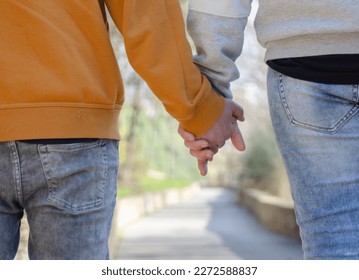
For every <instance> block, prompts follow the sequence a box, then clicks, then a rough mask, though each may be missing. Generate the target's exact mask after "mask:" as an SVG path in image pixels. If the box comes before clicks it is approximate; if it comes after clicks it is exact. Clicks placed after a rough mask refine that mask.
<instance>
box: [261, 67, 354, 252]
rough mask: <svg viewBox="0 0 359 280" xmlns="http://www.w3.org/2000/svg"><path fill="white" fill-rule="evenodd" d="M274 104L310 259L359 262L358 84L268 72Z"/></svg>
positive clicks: (275, 123) (274, 117) (279, 138)
mask: <svg viewBox="0 0 359 280" xmlns="http://www.w3.org/2000/svg"><path fill="white" fill-rule="evenodd" d="M268 99H269V106H270V112H271V118H272V123H273V127H274V130H275V134H276V139H277V142H278V145H279V148H280V151H281V153H282V156H283V159H284V162H285V165H286V168H287V172H288V176H289V180H290V184H291V192H292V196H293V200H294V203H295V211H296V218H297V223H298V224H299V227H300V235H301V238H302V243H303V251H304V257H305V258H306V259H359V114H357V113H358V110H359V105H358V85H328V84H318V83H313V82H307V81H301V80H297V79H293V78H290V77H287V76H284V75H282V74H279V73H277V72H276V71H274V70H272V69H269V71H268Z"/></svg>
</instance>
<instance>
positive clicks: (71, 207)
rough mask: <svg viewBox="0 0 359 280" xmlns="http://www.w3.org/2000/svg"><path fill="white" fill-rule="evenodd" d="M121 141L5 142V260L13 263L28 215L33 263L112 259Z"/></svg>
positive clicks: (0, 168) (0, 153) (0, 178)
mask: <svg viewBox="0 0 359 280" xmlns="http://www.w3.org/2000/svg"><path fill="white" fill-rule="evenodd" d="M117 170H118V142H117V141H114V140H104V139H100V140H94V141H92V142H84V143H71V144H49V145H47V144H46V145H38V144H33V143H27V142H21V141H16V142H15V141H12V142H2V143H0V182H1V185H0V259H13V258H14V257H15V254H16V252H17V249H18V244H19V227H20V220H21V217H22V216H23V211H24V210H25V211H26V214H27V219H28V222H29V227H30V235H29V247H28V249H29V258H30V259H108V258H109V248H108V238H109V233H110V228H111V221H112V216H113V211H114V207H115V202H116V190H117V188H116V182H117Z"/></svg>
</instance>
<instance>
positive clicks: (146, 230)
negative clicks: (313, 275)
mask: <svg viewBox="0 0 359 280" xmlns="http://www.w3.org/2000/svg"><path fill="white" fill-rule="evenodd" d="M235 200H236V198H235V193H234V192H233V191H231V190H227V189H203V190H201V192H200V193H199V195H197V196H196V197H195V199H193V200H192V201H189V202H187V203H182V204H180V205H176V206H175V207H170V208H167V209H164V210H162V211H160V212H157V213H155V214H153V215H151V216H147V217H144V218H142V219H141V220H139V221H138V222H136V223H134V224H132V225H130V226H128V227H127V228H126V230H125V232H124V233H123V236H122V239H121V242H120V244H119V246H118V254H117V257H116V258H117V259H131V260H136V259H147V260H154V259H167V260H171V259H172V260H176V259H187V260H188V259H212V260H214V259H222V260H223V259H252V260H256V259H265V260H269V259H302V258H303V256H302V250H301V247H300V242H299V241H298V240H295V239H292V238H289V237H286V236H282V235H278V234H276V233H273V232H271V231H269V230H267V229H266V228H264V227H263V226H262V225H260V224H259V223H258V222H257V221H256V220H255V218H254V217H253V216H252V215H251V214H250V213H249V212H248V211H247V210H246V209H245V208H243V207H241V206H239V205H238V204H237V203H236V201H235Z"/></svg>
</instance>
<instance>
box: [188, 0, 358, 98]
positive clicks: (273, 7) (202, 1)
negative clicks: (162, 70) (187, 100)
mask: <svg viewBox="0 0 359 280" xmlns="http://www.w3.org/2000/svg"><path fill="white" fill-rule="evenodd" d="M258 2H259V8H258V11H257V14H256V18H255V22H254V25H255V29H256V33H257V39H258V41H259V43H260V44H261V45H262V46H263V47H264V48H265V49H266V54H265V60H266V61H267V60H271V59H278V58H289V57H303V56H315V55H327V54H358V53H359V1H358V0H300V1H298V0H258ZM251 4H252V0H189V13H188V18H187V28H188V32H189V34H190V36H191V37H192V39H193V41H194V44H195V46H196V52H197V54H196V55H195V57H194V59H195V62H196V63H197V64H198V65H199V66H200V68H201V71H202V72H203V73H204V74H205V75H206V76H207V77H208V78H209V79H210V80H211V83H212V85H213V86H214V88H215V89H216V90H217V92H219V93H221V94H223V95H224V96H225V97H228V98H231V97H232V94H231V91H230V89H229V85H230V82H231V81H233V80H235V79H237V78H238V77H239V72H238V69H237V68H236V66H235V63H234V61H235V60H236V59H237V58H238V56H239V55H240V54H241V51H242V46H243V39H244V38H243V34H244V29H245V26H246V24H247V18H248V16H249V14H250V11H251Z"/></svg>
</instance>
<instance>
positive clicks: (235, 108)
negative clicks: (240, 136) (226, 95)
mask: <svg viewBox="0 0 359 280" xmlns="http://www.w3.org/2000/svg"><path fill="white" fill-rule="evenodd" d="M231 108H232V115H233V117H235V118H236V119H237V120H239V121H241V122H243V121H244V111H243V108H242V107H241V106H240V105H239V104H237V103H236V102H234V101H231Z"/></svg>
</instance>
